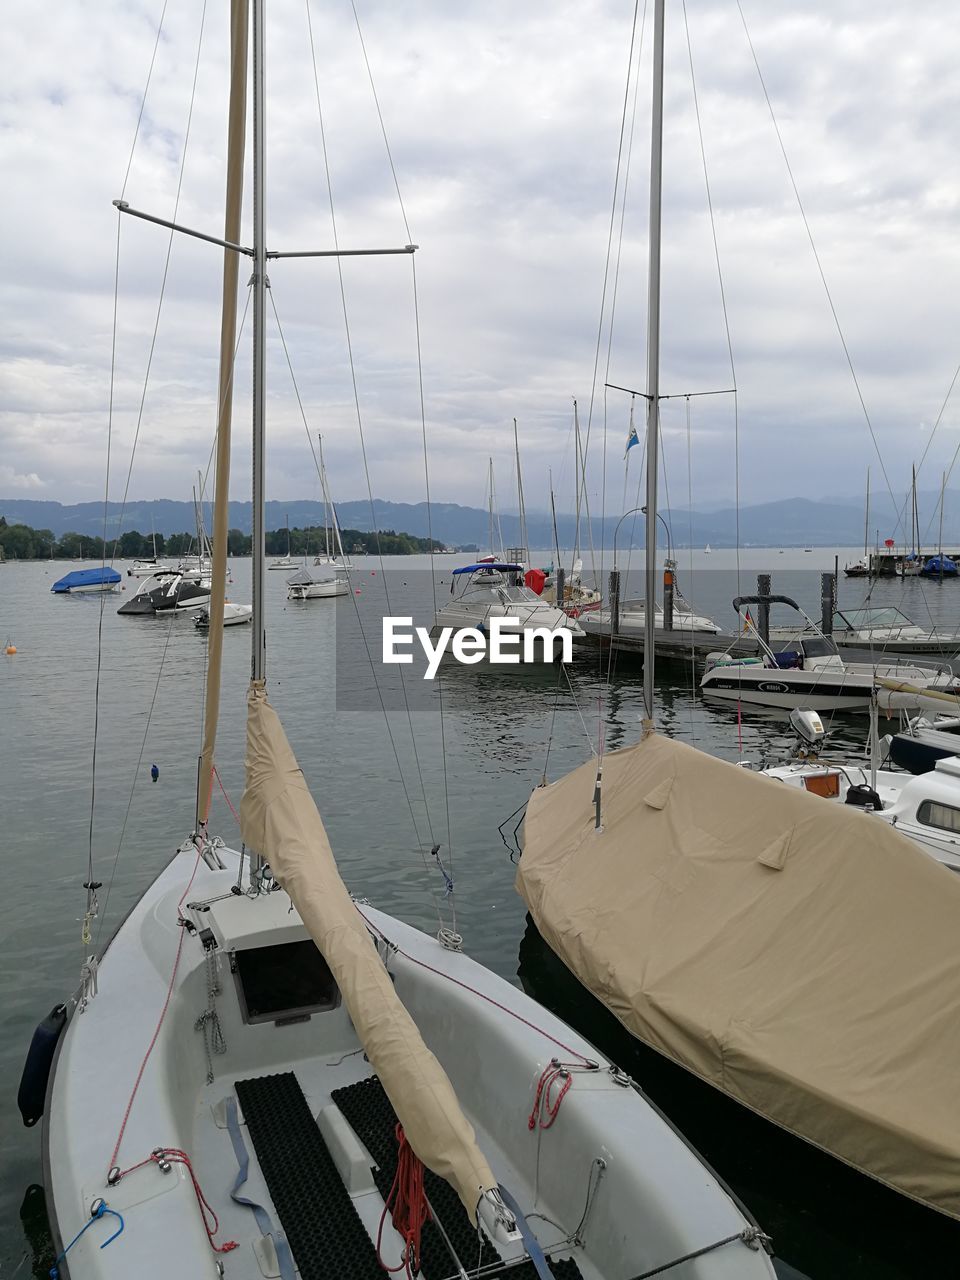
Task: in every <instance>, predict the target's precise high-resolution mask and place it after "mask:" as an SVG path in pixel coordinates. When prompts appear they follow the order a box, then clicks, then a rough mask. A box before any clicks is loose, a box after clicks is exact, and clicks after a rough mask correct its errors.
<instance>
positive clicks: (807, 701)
mask: <svg viewBox="0 0 960 1280" xmlns="http://www.w3.org/2000/svg"><path fill="white" fill-rule="evenodd" d="M764 603H766V604H768V605H769V604H771V603H780V604H786V605H788V606H789V607H790V608H792V609H794V610H795V611H796V612H797V613H798V614H799V615H800V617H801V618H802V620H803V621H802V623H801V624H800V625H799V626H798V627H797V628H796V629H795V631H794V638H793V639H792V640H788V641H783V640H776V641H771V642H768V641H766V640H764V638H763V637H762V636H761V635H760V634H759V632H758V631H756V628H754V630H755V632H756V639H757V645H758V649H759V653H758V655H757V656H756V657H752V656H748V657H742V656H738V655H736V654H733V653H729V652H728V653H711V654H708V655H707V661H706V670H705V672H704V674H703V677H702V678H701V681H700V691H701V693H702V694H703V695H704V696H705V697H709V698H716V699H722V700H726V701H730V702H737V703H749V704H752V705H754V706H763V707H783V708H791V707H804V708H808V709H810V710H812V711H865V710H867V709H869V706H870V702H871V699H872V697H873V695H874V690H875V688H876V685H877V682H878V680H883V679H888V680H896V681H899V682H901V683H903V684H906V685H909V686H910V687H911V688H915V689H916V690H917V693H918V694H920V693H922V692H923V691H924V690H927V689H941V690H945V691H949V690H951V689H953V688H954V687H955V686H956V678H955V676H954V675H953V672H952V671H950V670H949V669H948V668H944V667H918V666H908V665H906V664H903V663H896V662H894V663H879V662H847V661H845V660H844V659H843V658H842V657H841V656H840V652H839V650H838V648H837V645H836V643H835V641H834V640H833V639H831V638H830V637H829V636H826V635H824V634H823V632H822V631H821V630H820V628H819V627H818V626H817V625H816V623H815V622H813V621H812V620H811V619H810V618H809V617H807V615H806V614H805V613H804V611H803V610H802V609H801V608H800V606H799V605H798V604H797V603H796V601H794V600H792V599H791V598H790V597H789V596H767V597H761V596H738V597H737V598H736V599H735V600H734V602H733V607H734V609H735V610H736V612H737V614H738V615H739V614H740V611H741V609H742V608H743V607H744V606H745V605H750V604H754V605H760V606H762V605H763V604H764ZM910 697H911V695H910V693H909V690H908V691H907V692H905V693H904V695H903V700H902V701H901V703H900V707H901V708H906V707H908V706H910V705H911V703H910ZM912 705H913V706H918V705H919V703H918V702H913V704H912ZM884 710H886V707H885V708H884Z"/></svg>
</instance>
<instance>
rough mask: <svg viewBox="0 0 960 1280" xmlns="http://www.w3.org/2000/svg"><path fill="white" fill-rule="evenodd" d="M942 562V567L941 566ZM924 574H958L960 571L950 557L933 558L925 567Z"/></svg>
mask: <svg viewBox="0 0 960 1280" xmlns="http://www.w3.org/2000/svg"><path fill="white" fill-rule="evenodd" d="M941 561H942V565H941ZM922 572H923V573H925V574H934V573H941V572H942V573H950V574H953V573H957V572H958V569H957V566H956V564H955V563H954V561H953V560H951V559H950V557H949V556H942V557H941V556H931V557H930V559H929V560H928V561H927V563H926V564H925V565H924V566H923V570H922Z"/></svg>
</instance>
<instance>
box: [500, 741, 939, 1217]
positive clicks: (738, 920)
mask: <svg viewBox="0 0 960 1280" xmlns="http://www.w3.org/2000/svg"><path fill="white" fill-rule="evenodd" d="M596 779H597V766H596V761H588V762H587V763H586V764H584V765H582V766H581V767H580V768H579V769H577V770H575V771H574V772H573V773H571V774H568V775H567V776H566V777H565V778H563V779H561V780H560V781H558V782H555V783H553V784H552V785H550V786H545V787H541V788H539V789H538V790H537V791H535V792H534V794H533V796H532V798H531V800H530V804H529V806H528V809H527V816H526V828H525V830H526V841H525V848H524V852H523V856H522V858H521V861H520V867H519V871H518V875H517V886H518V888H519V890H520V893H521V894H522V896H523V898H524V899H525V901H526V903H527V906H528V907H529V909H530V912H531V914H532V916H533V918H534V920H535V922H536V924H537V927H538V928H539V930H540V932H541V933H542V934H543V936H544V937H545V939H546V940H547V942H548V943H549V944H550V946H551V947H552V948H553V949H554V951H556V952H557V954H558V955H560V956H561V957H562V959H563V960H564V961H565V962H566V964H567V965H568V967H569V968H570V969H571V970H572V971H573V972H574V973H575V974H576V976H577V977H578V978H579V979H580V980H581V982H583V984H584V985H585V986H586V987H588V988H589V989H590V990H591V991H592V992H593V993H594V995H596V996H597V997H598V998H599V999H600V1000H602V1001H603V1003H604V1004H605V1005H606V1006H607V1007H608V1008H609V1009H610V1010H611V1011H612V1012H613V1013H614V1014H615V1015H616V1016H617V1017H618V1018H619V1019H620V1021H621V1022H622V1023H624V1025H625V1026H626V1027H627V1028H628V1029H629V1030H630V1031H632V1032H633V1033H634V1034H635V1035H637V1036H638V1037H639V1038H640V1039H642V1040H644V1041H646V1042H647V1043H648V1044H650V1045H652V1046H653V1047H654V1048H655V1049H657V1050H659V1051H660V1052H662V1053H665V1054H666V1055H667V1056H669V1057H670V1058H672V1059H674V1060H675V1061H677V1062H679V1063H680V1064H681V1065H682V1066H684V1067H686V1068H688V1069H689V1070H691V1071H693V1072H695V1073H696V1074H697V1075H699V1076H701V1077H702V1078H703V1079H705V1080H707V1081H709V1082H710V1083H711V1084H713V1085H715V1086H717V1087H718V1088H720V1089H722V1090H724V1091H725V1092H726V1093H728V1094H730V1095H731V1096H732V1097H734V1098H736V1099H737V1100H738V1101H740V1102H742V1103H745V1104H746V1105H747V1106H749V1107H751V1108H753V1109H754V1110H756V1111H758V1112H760V1113H761V1114H763V1115H764V1116H766V1117H768V1118H769V1119H771V1120H773V1121H775V1122H776V1123H777V1124H780V1125H782V1126H784V1127H785V1128H787V1129H789V1130H791V1131H792V1132H794V1133H796V1134H799V1135H800V1136H801V1137H803V1138H806V1139H807V1140H809V1141H810V1142H813V1143H815V1144H817V1145H818V1146H820V1147H823V1148H824V1149H826V1150H828V1151H830V1152H832V1153H833V1154H834V1155H836V1156H838V1157H840V1158H841V1159H843V1160H845V1161H847V1162H849V1163H850V1164H852V1165H854V1166H856V1167H857V1168H859V1169H861V1170H863V1171H864V1172H866V1173H868V1174H871V1175H872V1176H873V1177H875V1178H878V1179H880V1180H881V1181H883V1182H886V1183H888V1184H889V1185H891V1186H892V1187H894V1188H896V1189H897V1190H899V1191H902V1192H904V1193H905V1194H907V1195H909V1196H913V1197H915V1198H916V1199H918V1200H921V1201H924V1202H925V1203H927V1204H929V1205H930V1206H932V1207H933V1208H936V1209H939V1210H941V1211H943V1212H944V1213H947V1214H950V1215H952V1216H954V1217H960V1111H958V1108H957V1105H956V1079H957V1063H958V1062H960V949H958V947H957V922H958V920H960V877H956V876H954V875H951V874H950V873H949V872H948V871H946V870H945V869H944V868H943V867H941V866H940V865H938V864H937V863H936V862H934V861H933V860H932V859H931V858H929V857H928V856H927V855H926V854H925V853H923V852H921V851H920V850H919V849H918V848H917V847H916V846H915V845H914V844H913V843H911V842H910V841H909V840H907V839H906V838H905V837H903V836H901V835H900V834H899V833H897V832H896V831H895V830H892V829H891V828H889V827H887V826H886V825H885V824H883V823H879V822H875V821H872V820H871V819H870V817H869V816H867V815H865V814H863V813H861V812H860V811H859V810H855V809H852V808H846V807H844V806H837V805H827V804H824V802H823V801H822V800H820V799H818V798H817V797H815V796H812V795H807V794H806V793H804V792H802V791H800V790H798V789H797V790H795V789H793V788H790V787H785V786H783V785H782V784H781V783H779V782H776V781H773V780H771V779H767V778H764V777H761V776H759V775H757V774H754V773H751V772H749V771H747V770H745V769H741V768H738V767H737V766H735V765H731V764H727V763H725V762H723V761H720V760H716V759H714V758H713V757H712V756H708V755H706V754H704V753H703V752H701V751H697V750H695V749H693V748H691V747H689V746H686V745H684V744H682V743H680V742H675V741H673V740H671V739H669V738H665V737H662V736H660V735H658V734H651V735H650V736H648V737H647V738H645V739H644V740H643V741H641V742H639V743H638V744H637V745H636V746H633V747H629V748H626V749H625V750H623V751H618V752H614V753H612V754H610V755H607V756H605V757H604V761H603V796H602V821H603V826H602V830H601V831H599V832H597V831H596V830H595V829H594V803H593V798H594V788H595V786H596Z"/></svg>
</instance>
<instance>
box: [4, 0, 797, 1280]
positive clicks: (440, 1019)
mask: <svg viewBox="0 0 960 1280" xmlns="http://www.w3.org/2000/svg"><path fill="white" fill-rule="evenodd" d="M264 9H265V5H264V0H252V30H251V36H252V41H251V42H252V46H253V49H252V78H253V86H252V87H253V138H252V149H253V168H254V184H253V191H254V195H253V200H254V210H253V246H252V248H250V249H246V248H244V247H242V246H241V245H240V244H239V236H240V207H241V191H242V168H243V166H242V156H243V139H244V134H245V102H246V68H247V61H248V59H247V43H248V38H247V22H248V0H232V6H231V72H232V74H231V90H230V117H229V118H230V128H229V139H228V168H227V207H226V216H225V228H224V237H223V240H222V241H219V240H218V241H217V243H220V244H222V245H223V247H224V250H225V253H224V289H223V315H222V329H221V367H220V389H221V395H220V398H219V401H218V403H219V405H220V413H219V420H218V440H217V479H216V506H215V516H214V565H213V584H212V590H211V597H210V615H211V616H210V630H209V652H210V659H209V673H210V674H209V679H208V686H207V698H206V722H205V733H204V745H203V752H202V755H201V760H200V768H199V774H198V779H199V781H198V789H197V796H196V809H195V812H191V820H192V821H194V829H193V834H191V835H190V836H188V838H186V839H185V840H183V841H182V843H181V844H180V846H179V848H178V850H177V852H176V853H175V855H174V856H173V858H172V859H171V860H170V861H169V862H168V863H167V865H166V866H165V867H164V868H163V870H162V871H161V872H160V874H159V875H158V876H157V877H156V879H155V880H154V881H153V883H152V884H151V885H150V886H149V887H148V888H147V889H146V891H145V892H144V894H143V896H142V898H141V899H140V901H139V902H138V903H137V904H136V906H135V907H134V908H133V910H132V911H131V912H130V914H129V915H128V916H127V917H126V919H125V920H124V921H123V923H122V924H121V925H120V927H119V929H118V930H117V932H116V933H115V934H114V936H113V938H112V939H111V940H110V941H109V942H108V943H107V944H106V946H105V947H104V948H103V949H102V950H100V951H98V952H96V953H91V954H89V957H88V959H87V962H86V964H85V967H84V985H83V987H82V988H81V990H80V991H79V992H78V994H77V995H76V997H74V998H73V999H71V1000H70V1001H69V1002H68V1003H67V1004H66V1005H65V1006H58V1011H55V1016H53V1015H51V1016H52V1018H53V1021H52V1022H51V1023H50V1025H49V1026H48V1027H47V1030H46V1032H45V1034H44V1035H43V1036H41V1037H40V1039H39V1040H38V1041H37V1042H36V1045H35V1048H36V1053H32V1056H31V1059H30V1060H29V1061H28V1065H27V1068H26V1069H25V1074H24V1081H23V1083H22V1086H21V1105H22V1109H23V1111H24V1118H25V1120H26V1122H27V1123H34V1122H36V1121H37V1120H38V1119H39V1117H40V1113H41V1112H43V1113H44V1127H45V1132H44V1145H45V1155H46V1159H45V1168H46V1171H47V1203H48V1206H49V1208H50V1211H51V1218H52V1229H53V1235H54V1242H55V1246H56V1248H57V1251H58V1254H59V1257H58V1259H57V1266H58V1267H59V1266H63V1265H64V1257H65V1255H66V1263H65V1266H68V1267H69V1272H70V1276H71V1278H72V1280H121V1277H122V1280H128V1277H130V1276H131V1275H136V1276H137V1277H138V1278H139V1280H161V1278H162V1280H169V1278H170V1277H172V1276H185V1277H190V1278H191V1280H192V1278H193V1277H201V1276H211V1277H213V1276H215V1275H218V1274H219V1275H224V1274H228V1275H229V1276H230V1277H231V1278H232V1280H255V1278H257V1280H259V1277H262V1276H279V1277H281V1278H282V1280H293V1277H294V1275H295V1272H296V1271H299V1274H300V1275H301V1276H302V1277H305V1278H309V1277H320V1276H328V1275H351V1276H356V1277H358V1278H361V1280H378V1278H379V1277H382V1275H383V1269H384V1268H386V1269H388V1270H392V1271H400V1270H405V1271H406V1274H407V1275H408V1276H410V1275H412V1274H414V1273H416V1272H417V1271H419V1270H421V1269H422V1271H423V1274H424V1276H425V1277H426V1280H443V1278H444V1277H446V1276H448V1275H460V1276H466V1275H467V1274H469V1272H471V1271H473V1270H475V1269H479V1274H481V1275H483V1276H484V1277H485V1278H486V1280H492V1278H493V1277H501V1276H503V1277H515V1280H530V1278H531V1277H534V1276H538V1277H539V1278H540V1280H551V1277H556V1278H557V1280H581V1278H582V1280H624V1278H625V1277H630V1276H634V1275H637V1274H639V1273H643V1272H650V1271H651V1270H652V1269H657V1270H662V1269H664V1268H671V1267H673V1266H674V1265H676V1264H677V1263H682V1264H683V1274H684V1275H685V1276H686V1277H688V1278H689V1280H761V1278H765V1280H772V1277H773V1274H774V1273H773V1269H772V1266H771V1263H770V1260H769V1257H768V1255H767V1252H766V1250H765V1248H764V1247H763V1246H764V1245H765V1243H766V1242H765V1237H763V1235H762V1233H761V1232H760V1231H759V1229H758V1228H757V1227H756V1225H755V1224H754V1223H753V1222H752V1221H751V1220H750V1218H749V1217H748V1215H747V1214H746V1213H745V1211H744V1210H743V1209H742V1208H741V1207H740V1206H739V1205H738V1204H737V1203H736V1202H735V1201H734V1199H733V1198H732V1196H731V1195H730V1194H729V1193H728V1192H727V1191H726V1190H725V1188H724V1187H723V1186H722V1185H721V1184H720V1183H719V1181H718V1180H717V1178H716V1177H715V1176H714V1175H713V1174H712V1173H711V1172H710V1170H709V1169H708V1168H707V1167H705V1165H704V1164H703V1163H702V1162H701V1160H700V1158H699V1157H698V1156H697V1155H696V1153H695V1152H694V1151H693V1150H692V1149H691V1148H690V1147H689V1146H688V1145H687V1144H686V1143H685V1142H684V1141H683V1139H682V1138H681V1137H680V1136H679V1135H678V1134H677V1133H676V1132H675V1131H674V1129H673V1128H672V1127H671V1125H670V1124H669V1123H668V1122H667V1120H666V1119H665V1118H664V1117H663V1116H662V1115H661V1114H660V1113H659V1112H657V1111H656V1110H655V1109H654V1108H653V1107H652V1106H651V1105H650V1104H649V1103H648V1102H647V1100H646V1099H645V1098H644V1096H643V1095H642V1093H641V1092H640V1090H639V1088H638V1087H637V1086H636V1085H635V1084H634V1082H633V1081H631V1080H629V1079H628V1078H627V1077H625V1076H624V1075H623V1074H622V1073H621V1072H619V1071H618V1069H617V1068H616V1067H615V1066H614V1065H613V1064H612V1063H611V1062H609V1061H608V1060H606V1059H604V1058H603V1057H602V1056H601V1055H598V1054H597V1053H596V1052H595V1051H594V1049H593V1048H592V1046H591V1045H590V1044H589V1043H588V1042H587V1041H585V1040H584V1039H583V1038H582V1037H580V1036H578V1035H577V1034H576V1033H575V1032H573V1031H572V1030H571V1029H570V1028H568V1027H567V1026H565V1025H564V1024H563V1023H562V1022H561V1021H560V1020H559V1019H557V1018H555V1017H553V1016H552V1015H551V1014H549V1013H547V1012H546V1011H545V1010H543V1009H542V1008H540V1007H539V1006H538V1005H536V1004H535V1003H534V1002H533V1001H532V1000H531V999H529V998H528V997H527V996H525V995H524V994H523V993H522V992H521V991H519V990H517V989H516V988H515V987H513V986H512V985H510V984H509V983H508V982H506V981H505V980H503V979H501V978H499V977H497V976H496V975H494V974H493V973H492V972H491V971H490V970H488V969H486V968H484V967H483V966H481V965H479V964H477V963H476V962H475V961H473V960H471V959H469V958H468V957H467V956H466V955H465V954H463V952H462V950H461V949H460V939H459V937H458V936H457V935H456V934H455V933H454V932H453V931H451V930H446V929H444V930H442V931H441V933H440V935H439V936H438V937H436V938H434V937H429V936H427V935H426V934H424V933H421V932H420V931H419V930H417V929H414V928H412V927H411V926H409V925H407V924H405V923H403V922H402V921H400V920H398V919H396V918H394V917H392V916H390V915H387V914H386V913H384V912H382V911H379V910H377V909H375V908H373V907H370V906H368V905H366V904H365V903H361V902H357V901H355V900H354V899H352V898H351V897H350V895H349V893H348V892H347V890H346V888H345V887H344V884H343V882H342V881H341V879H340V876H339V873H338V871H337V868H336V863H335V861H334V857H333V853H332V850H331V847H330V843H329V841H328V838H327V834H326V832H325V830H324V826H323V823H322V820H321V818H320V815H319V813H318V811H317V808H316V805H315V804H314V801H313V799H312V797H311V795H310V791H309V789H308V786H307V783H306V780H305V778H304V775H303V772H302V771H301V769H300V767H299V765H298V763H297V761H296V758H295V757H294V754H293V751H292V749H291V747H290V744H289V743H288V741H287V738H286V735H285V733H284V730H283V727H282V725H281V723H280V720H279V718H278V716H277V714H276V712H275V711H274V709H273V708H272V707H271V706H270V704H269V701H268V699H267V693H266V647H265V631H264V576H265V571H266V564H265V557H264V505H263V494H264V484H263V480H264V419H265V388H264V377H263V374H264V319H265V296H266V295H265V290H266V264H267V249H266V238H265V214H264V168H263V155H264V118H265V107H266V103H265V97H264V61H263V54H264ZM120 211H121V213H122V214H124V215H131V216H136V211H134V210H132V209H130V208H129V206H127V205H121V206H120ZM206 238H207V239H211V238H212V237H206ZM413 251H414V246H412V245H408V246H405V247H404V248H401V249H399V250H392V251H388V252H397V253H412V252H413ZM379 252H383V251H382V250H381V251H379ZM242 256H249V257H250V258H251V259H252V262H253V277H254V278H253V289H254V298H253V302H254V306H253V312H254V326H253V328H254V341H253V360H254V368H255V377H254V379H253V387H254V403H253V439H254V458H255V466H254V475H253V493H254V501H253V610H254V613H253V627H252V632H253V652H252V678H251V681H250V685H249V689H248V694H247V706H248V712H247V729H246V786H245V790H244V793H243V798H242V801H241V804H240V824H241V832H242V839H243V846H242V847H241V848H240V849H233V848H228V847H227V846H226V845H225V844H224V843H223V842H222V841H221V840H220V839H218V838H214V837H213V836H212V834H211V833H210V831H209V828H208V821H209V815H210V800H211V792H212V786H213V783H214V780H215V778H216V777H217V774H216V769H215V762H214V760H215V756H214V751H215V736H216V723H217V716H218V711H219V696H220V660H221V652H222V637H223V626H222V616H221V614H220V610H221V609H222V606H223V600H224V579H225V571H226V545H227V510H228V508H227V497H228V495H227V484H226V477H227V474H228V463H229V444H230V428H231V394H230V388H231V379H232V359H233V351H234V349H235V339H236V332H235V327H236V322H235V316H236V297H237V279H238V268H239V259H240V257H242ZM190 805H191V810H192V809H193V800H192V799H191V801H190ZM358 808H359V805H358ZM358 821H362V818H361V817H360V815H359V813H358ZM435 852H438V851H435ZM85 887H86V892H87V902H86V912H85V917H84V937H85V938H87V939H88V938H89V931H90V927H91V926H92V923H93V921H94V920H95V919H96V917H97V912H98V902H97V889H98V887H99V886H98V885H97V884H96V882H95V881H94V880H93V879H92V877H91V879H90V880H89V882H88V884H87V885H86V886H85ZM48 1022H49V1020H48ZM54 1045H55V1046H56V1048H55V1051H54V1049H53V1046H54ZM54 1053H55V1056H54ZM46 1071H49V1072H50V1080H49V1089H48V1091H47V1093H46V1101H45V1102H44V1089H43V1087H42V1086H43V1084H44V1083H45V1072H46ZM41 1077H44V1079H43V1080H42V1079H41ZM394 1185H396V1186H397V1187H398V1188H399V1189H400V1192H401V1199H402V1200H403V1202H404V1205H405V1206H406V1208H405V1209H404V1208H403V1206H400V1205H397V1204H396V1203H395V1197H394V1196H393V1194H392V1192H391V1188H392V1187H393V1186H394ZM223 1255H228V1256H227V1260H226V1262H225V1263H224V1262H221V1261H220V1259H221V1257H222V1256H223ZM684 1259H687V1260H686V1261H684Z"/></svg>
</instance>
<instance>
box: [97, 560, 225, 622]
mask: <svg viewBox="0 0 960 1280" xmlns="http://www.w3.org/2000/svg"><path fill="white" fill-rule="evenodd" d="M209 599H210V579H209V578H207V579H191V578H189V577H187V576H185V575H184V574H182V573H181V572H180V571H179V569H171V570H163V571H161V572H159V573H155V574H154V575H153V577H152V578H146V579H144V581H142V582H141V583H140V586H139V587H138V589H137V591H136V592H135V593H134V594H133V595H132V596H131V597H130V599H129V600H127V601H125V602H124V603H123V604H122V605H121V606H120V608H119V609H118V610H117V613H120V614H124V615H127V616H130V615H135V614H154V613H167V612H170V611H171V610H172V611H183V610H190V609H202V608H203V607H204V606H205V605H206V604H207V603H208V601H209Z"/></svg>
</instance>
